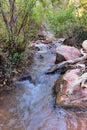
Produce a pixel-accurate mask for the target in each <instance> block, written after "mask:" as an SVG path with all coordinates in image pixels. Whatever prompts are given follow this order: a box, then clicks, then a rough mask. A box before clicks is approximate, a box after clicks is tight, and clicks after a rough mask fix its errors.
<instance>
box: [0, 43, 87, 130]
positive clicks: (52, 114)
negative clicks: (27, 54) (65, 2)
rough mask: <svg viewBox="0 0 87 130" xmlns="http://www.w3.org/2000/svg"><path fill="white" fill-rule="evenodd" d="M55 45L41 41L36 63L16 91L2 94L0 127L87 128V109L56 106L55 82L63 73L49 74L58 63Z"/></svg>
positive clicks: (14, 129) (35, 129) (22, 129)
mask: <svg viewBox="0 0 87 130" xmlns="http://www.w3.org/2000/svg"><path fill="white" fill-rule="evenodd" d="M55 44H57V43H52V44H50V45H44V44H37V47H39V49H40V50H39V51H36V53H35V56H34V62H33V63H32V66H31V67H29V69H28V71H27V72H26V73H25V75H28V74H29V75H31V77H32V81H33V82H30V81H29V80H25V81H17V82H16V88H15V89H14V90H13V91H10V92H6V93H3V94H1V95H0V130H86V129H87V112H86V111H78V110H77V111H74V110H69V109H68V110H65V109H63V108H61V107H60V108H54V101H55V97H54V95H53V85H54V82H55V81H56V79H58V76H59V74H58V73H55V74H52V75H46V74H45V72H46V71H47V70H48V69H49V68H50V67H51V66H52V65H53V64H54V61H55V48H56V46H55Z"/></svg>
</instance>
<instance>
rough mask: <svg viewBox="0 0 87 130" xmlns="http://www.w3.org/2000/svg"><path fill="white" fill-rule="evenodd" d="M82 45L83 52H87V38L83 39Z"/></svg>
mask: <svg viewBox="0 0 87 130" xmlns="http://www.w3.org/2000/svg"><path fill="white" fill-rule="evenodd" d="M82 47H83V49H84V50H85V52H87V40H85V41H83V43H82Z"/></svg>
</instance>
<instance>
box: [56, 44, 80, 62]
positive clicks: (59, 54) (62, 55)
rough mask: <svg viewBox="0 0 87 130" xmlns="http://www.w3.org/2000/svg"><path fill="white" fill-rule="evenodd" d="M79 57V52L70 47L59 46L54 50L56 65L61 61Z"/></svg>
mask: <svg viewBox="0 0 87 130" xmlns="http://www.w3.org/2000/svg"><path fill="white" fill-rule="evenodd" d="M80 56H81V53H80V51H79V50H78V49H77V48H75V47H71V46H66V45H60V46H58V47H57V49H56V61H55V63H56V64H58V63H60V62H62V61H65V60H72V59H75V58H78V57H80Z"/></svg>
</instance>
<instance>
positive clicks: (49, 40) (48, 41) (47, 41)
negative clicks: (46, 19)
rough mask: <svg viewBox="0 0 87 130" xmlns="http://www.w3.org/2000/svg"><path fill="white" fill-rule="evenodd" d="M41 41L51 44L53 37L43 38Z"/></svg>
mask: <svg viewBox="0 0 87 130" xmlns="http://www.w3.org/2000/svg"><path fill="white" fill-rule="evenodd" d="M41 42H42V43H44V44H49V43H52V39H50V38H47V39H46V40H43V41H41Z"/></svg>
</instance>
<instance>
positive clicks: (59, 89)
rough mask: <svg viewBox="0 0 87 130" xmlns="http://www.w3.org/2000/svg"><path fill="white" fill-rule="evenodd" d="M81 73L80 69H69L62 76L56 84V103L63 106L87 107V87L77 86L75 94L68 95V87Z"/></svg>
mask: <svg viewBox="0 0 87 130" xmlns="http://www.w3.org/2000/svg"><path fill="white" fill-rule="evenodd" d="M79 75H80V69H72V70H68V71H67V72H66V73H65V74H64V75H63V76H61V77H60V78H59V79H58V80H57V81H56V82H55V85H54V90H55V92H56V101H55V105H59V106H63V107H77V108H87V88H82V87H81V86H80V85H78V86H76V87H75V89H74V91H73V94H72V95H70V96H69V97H67V96H66V92H67V89H68V88H69V87H70V86H71V84H72V83H73V82H74V81H75V79H76V78H78V77H79Z"/></svg>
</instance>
